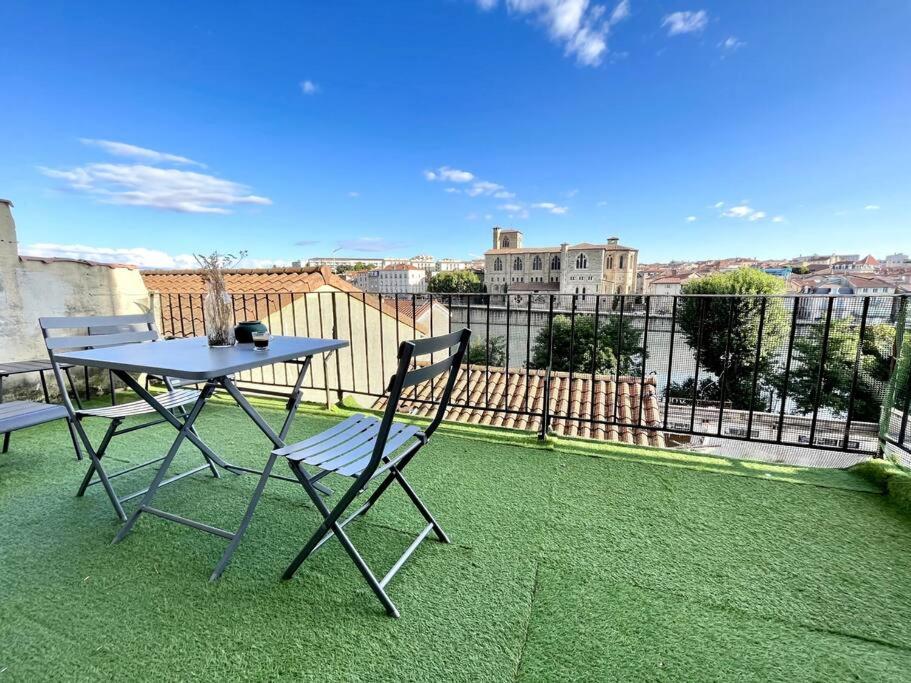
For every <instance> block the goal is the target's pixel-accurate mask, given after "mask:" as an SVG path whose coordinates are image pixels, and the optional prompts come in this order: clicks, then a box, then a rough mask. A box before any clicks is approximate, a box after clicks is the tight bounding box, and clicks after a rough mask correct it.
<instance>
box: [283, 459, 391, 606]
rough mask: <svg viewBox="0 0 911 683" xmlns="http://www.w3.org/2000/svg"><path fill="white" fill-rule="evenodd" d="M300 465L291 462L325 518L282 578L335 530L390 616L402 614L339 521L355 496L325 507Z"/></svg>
mask: <svg viewBox="0 0 911 683" xmlns="http://www.w3.org/2000/svg"><path fill="white" fill-rule="evenodd" d="M299 467H300V465H299V463H297V464H292V465H291V469H292V470H293V471H294V474H295V476H297V478H298V481H300V483H301V485H302V486H303V487H304V490H305V491H306V492H307V495H308V496H310V500H312V501H313V504H314V505H315V506H316V509H317V510H319V513H320V514H321V515H322V516H323V520H324V521H323V522H322V523H321V524H320V526H319V528H318V529H317V530H316V532H315V533H314V534H313V535H312V536H311V537H310V540H309V541H307V544H306V545H305V546H304V547H303V549H302V550H301V551H300V553H298V555H297V557H295V558H294V560H293V561H292V562H291V564H290V565H288V568H287V569H286V570H285V573H284V574H283V575H282V579H283V580H288V579H290V578H291V577H293V576H294V573H295V572H296V571H297V570H298V569H299V568H300V566H301V564H302V563H303V562H304V560H306V559H307V557H308V556H309V555H310V554H311V553H312V552H313V550H314V549H315V548H316V547H317V546H318V545H319V544H320V541H321V540H322V539H323V537H324V536H326V535H327V534H330V533H331V534H334V535H335V536H336V538H338V540H339V542H340V543H341V544H342V547H343V548H344V549H345V552H347V553H348V555H349V556H350V557H351V560H352V562H354V564H355V566H356V567H357V568H358V571H360V572H361V575H362V576H363V577H364V580H365V581H366V582H367V584H368V585H369V586H370V589H371V590H372V591H373V593H374V594H375V595H376V597H377V599H378V600H379V601H380V602H381V603H382V604H383V607H385V608H386V613H387V614H388V615H389V616H391V617H396V618H398V617H399V610H398V608H397V607H396V606H395V603H393V602H392V600H391V599H390V598H389V596H388V595H387V594H386V591H385V590H383V587H382V586H381V585H380V582H379V581H378V580H377V578H376V576H374V575H373V572H372V571H370V567H369V566H367V563H366V562H365V561H364V558H362V557H361V555H360V553H358V551H357V548H355V547H354V544H353V543H352V542H351V540H350V539H349V538H348V536H347V534H345V530H344V529H342V527H341V525H340V524H339V523H338V519H339V517H341V515H342V513H343V512H344V511H345V510H346V509H347V508H348V506H349V505H350V504H351V501H352V500H353V498H354V497H353V496H350V495H349V494H346V495H345V496H343V497H342V500H340V501H339V502H338V504H337V505H336V506H335V507H334V508H333V509H332V511H331V512H330V511H329V508H327V507H326V504H325V503H324V502H323V500H322V498H320V495H319V493H317V491H316V489H315V488H314V486H313V483H312V482H311V481H310V480H309V478H308V477H307V475H306V473H304V472H302V471H301V470H300V469H299Z"/></svg>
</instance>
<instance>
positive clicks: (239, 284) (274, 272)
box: [142, 267, 357, 294]
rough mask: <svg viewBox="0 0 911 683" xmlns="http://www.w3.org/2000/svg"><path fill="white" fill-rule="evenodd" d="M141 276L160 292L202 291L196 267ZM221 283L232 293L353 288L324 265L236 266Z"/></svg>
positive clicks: (198, 271) (151, 272) (153, 289)
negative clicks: (291, 266) (320, 266)
mask: <svg viewBox="0 0 911 683" xmlns="http://www.w3.org/2000/svg"><path fill="white" fill-rule="evenodd" d="M142 279H143V280H145V283H146V287H148V288H149V289H150V290H151V291H155V292H159V293H161V294H204V293H205V291H206V284H205V282H204V281H203V278H202V271H201V270H198V269H194V270H144V271H142ZM225 283H226V284H227V286H228V291H229V292H230V293H232V294H250V293H254V292H255V293H257V294H263V293H266V292H269V293H272V294H276V293H278V292H295V293H297V292H315V291H317V290H318V289H319V288H320V287H324V286H327V285H328V286H331V287H335V288H336V289H339V290H341V291H357V290H356V289H355V288H353V287H351V285H349V284H348V283H346V282H345V281H344V280H342V279H341V278H340V277H339V276H338V275H335V274H334V273H333V272H332V271H331V270H330V269H329V268H326V267H323V268H238V269H235V270H228V271H226V272H225ZM343 288H344V289H343Z"/></svg>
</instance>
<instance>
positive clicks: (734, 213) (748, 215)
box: [715, 200, 784, 223]
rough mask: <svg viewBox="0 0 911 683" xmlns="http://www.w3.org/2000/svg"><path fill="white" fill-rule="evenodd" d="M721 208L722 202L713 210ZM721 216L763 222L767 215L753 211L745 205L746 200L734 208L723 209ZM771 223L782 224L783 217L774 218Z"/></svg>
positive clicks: (763, 212)
mask: <svg viewBox="0 0 911 683" xmlns="http://www.w3.org/2000/svg"><path fill="white" fill-rule="evenodd" d="M723 206H724V202H718V203H716V204H715V208H718V209H720V208H722V207H723ZM721 215H722V216H724V217H725V218H740V219H744V218H745V219H747V220H749V221H761V220H765V219H766V218H768V214H767V213H766V212H765V211H758V210H756V209H754V208H753V207H752V206H750V205H749V204H748V203H747V201H746V200H743V201H742V202H741V203H740V204H737V205H736V206H731V207H729V208H727V209H725V210H724V211H722V212H721ZM772 221H773V222H774V223H782V222H784V217H782V216H775V217H774V218H773V219H772Z"/></svg>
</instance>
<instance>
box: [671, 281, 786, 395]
mask: <svg viewBox="0 0 911 683" xmlns="http://www.w3.org/2000/svg"><path fill="white" fill-rule="evenodd" d="M786 287H787V285H786V284H785V282H784V280H782V279H781V278H778V277H775V276H774V275H769V274H767V273H764V272H762V271H761V270H759V269H757V268H740V269H738V270H735V271H731V272H728V273H717V274H714V275H709V276H706V277H702V278H698V279H695V280H691V281H689V282H687V283H686V284H684V285H683V294H685V295H697V294H701V295H725V294H727V295H730V294H734V295H739V296H733V297H731V296H715V297H712V296H684V297H683V298H682V299H681V300H680V303H679V310H678V313H677V324H678V326H679V328H680V330H681V331H682V332H683V336H684V338H685V339H686V342H687V344H689V346H690V347H691V348H692V349H693V350H694V355H695V353H696V350H697V349H698V355H699V364H700V368H701V369H702V370H705V371H708V372H711V373H712V374H714V375H715V376H716V377H717V378H718V382H719V384H720V385H721V389H722V390H723V391H724V400H725V401H730V402H731V404H732V405H733V407H734V408H744V409H746V408H749V407H750V403H751V395H752V390H753V377H754V374H755V375H756V379H757V389H756V397H755V401H754V402H753V406H754V407H755V408H761V407H763V406H765V407H766V408H767V407H768V406H767V405H766V404H765V403H764V400H763V398H762V397H763V393H764V392H763V391H762V389H764V388H767V387H768V386H770V385H771V384H772V381H773V379H774V372H775V357H776V354H777V352H778V348H779V346H780V344H781V342H782V340H783V339H784V336H785V333H786V331H787V328H788V326H789V325H790V320H789V317H788V315H787V312H786V311H785V307H784V305H783V304H782V302H781V299H778V298H775V297H768V298H766V297H762V296H755V295H757V294H759V295H770V294H772V295H774V294H783V293H784V292H785V289H786ZM763 302H765V303H763ZM763 306H765V315H764V316H763V315H762V310H763ZM760 318H762V344H761V345H760V346H759V358H758V362H757V357H756V349H757V343H758V341H759V327H760ZM765 393H766V394H768V392H767V391H766V392H765Z"/></svg>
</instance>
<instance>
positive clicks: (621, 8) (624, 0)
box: [610, 0, 630, 24]
mask: <svg viewBox="0 0 911 683" xmlns="http://www.w3.org/2000/svg"><path fill="white" fill-rule="evenodd" d="M629 14H630V8H629V0H620V2H618V3H617V6H616V7H614V11H613V12H611V15H610V23H611V24H616V23H619V22H621V21H623V20H624V19H626V18H627V17H628V16H629Z"/></svg>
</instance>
